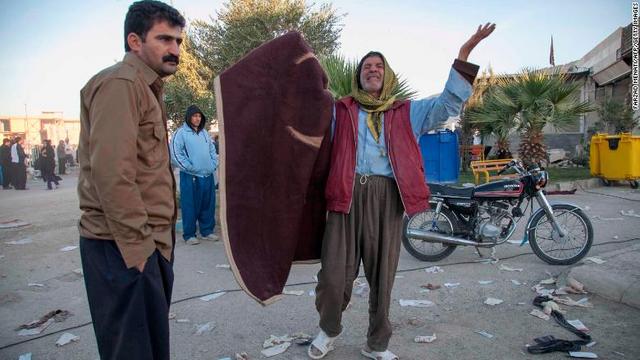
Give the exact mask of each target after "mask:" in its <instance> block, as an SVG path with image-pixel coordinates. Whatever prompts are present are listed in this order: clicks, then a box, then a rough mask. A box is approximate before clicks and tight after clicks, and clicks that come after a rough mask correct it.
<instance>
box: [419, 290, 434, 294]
mask: <svg viewBox="0 0 640 360" xmlns="http://www.w3.org/2000/svg"><path fill="white" fill-rule="evenodd" d="M418 292H419V293H420V294H426V293H430V292H431V290H429V289H420V291H418Z"/></svg>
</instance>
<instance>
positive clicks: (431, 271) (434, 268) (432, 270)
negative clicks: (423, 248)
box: [424, 266, 444, 274]
mask: <svg viewBox="0 0 640 360" xmlns="http://www.w3.org/2000/svg"><path fill="white" fill-rule="evenodd" d="M424 271H425V272H427V273H429V274H437V273H441V272H444V270H442V268H441V267H440V266H432V267H428V268H426V269H424Z"/></svg>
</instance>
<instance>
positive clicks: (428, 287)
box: [420, 283, 442, 290]
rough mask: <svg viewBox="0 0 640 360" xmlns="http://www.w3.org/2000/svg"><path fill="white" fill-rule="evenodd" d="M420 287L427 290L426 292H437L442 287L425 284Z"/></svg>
mask: <svg viewBox="0 0 640 360" xmlns="http://www.w3.org/2000/svg"><path fill="white" fill-rule="evenodd" d="M420 287H421V288H423V289H427V290H438V289H440V288H441V287H442V286H441V285H438V284H432V283H428V284H425V285H420Z"/></svg>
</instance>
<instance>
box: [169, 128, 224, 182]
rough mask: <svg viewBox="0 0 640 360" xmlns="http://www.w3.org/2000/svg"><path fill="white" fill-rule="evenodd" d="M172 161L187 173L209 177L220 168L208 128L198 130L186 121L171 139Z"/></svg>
mask: <svg viewBox="0 0 640 360" xmlns="http://www.w3.org/2000/svg"><path fill="white" fill-rule="evenodd" d="M171 162H172V163H173V165H174V166H177V167H179V168H180V171H184V172H186V173H187V174H190V175H194V176H199V177H207V176H209V175H212V174H213V173H214V172H215V171H216V169H217V168H218V153H217V152H216V147H215V145H214V144H213V140H211V136H209V133H208V132H207V131H206V130H204V129H203V130H200V131H199V132H196V131H194V130H193V129H192V128H191V127H190V126H189V125H188V124H187V123H184V124H183V125H182V126H180V127H179V128H178V129H177V130H176V132H175V133H174V134H173V138H172V139H171Z"/></svg>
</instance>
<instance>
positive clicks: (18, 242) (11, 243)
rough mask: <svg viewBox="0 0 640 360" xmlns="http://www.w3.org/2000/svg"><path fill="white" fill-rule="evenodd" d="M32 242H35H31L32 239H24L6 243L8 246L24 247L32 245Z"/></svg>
mask: <svg viewBox="0 0 640 360" xmlns="http://www.w3.org/2000/svg"><path fill="white" fill-rule="evenodd" d="M32 242H33V240H31V238H24V239H20V240H13V241H7V242H5V244H7V245H24V244H31V243H32Z"/></svg>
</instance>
